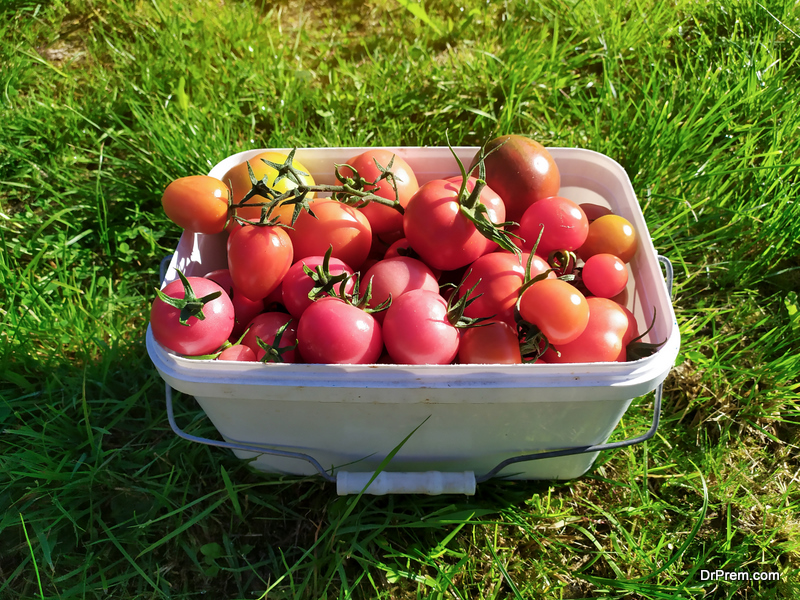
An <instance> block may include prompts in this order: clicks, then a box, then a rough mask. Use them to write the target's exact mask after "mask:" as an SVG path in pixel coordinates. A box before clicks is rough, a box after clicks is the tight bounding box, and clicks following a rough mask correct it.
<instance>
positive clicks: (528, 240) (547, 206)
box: [516, 196, 589, 258]
mask: <svg viewBox="0 0 800 600" xmlns="http://www.w3.org/2000/svg"><path fill="white" fill-rule="evenodd" d="M540 232H541V239H540V237H539V234H540ZM516 233H517V235H519V236H521V237H522V238H523V239H524V240H525V241H524V242H523V243H522V248H523V249H525V250H527V251H528V252H530V251H531V250H532V249H533V246H534V244H536V243H537V240H538V245H537V246H536V254H538V255H539V256H543V257H545V258H547V256H548V255H549V254H550V252H552V251H554V250H568V251H574V250H577V249H578V248H579V247H580V246H581V245H582V244H583V243H584V242H585V241H586V236H587V235H588V234H589V221H588V219H587V218H586V214H584V212H583V210H582V209H581V207H580V206H578V205H577V204H576V203H574V202H573V201H572V200H569V199H568V198H563V197H561V196H551V197H550V198H543V199H541V200H538V201H537V202H534V203H533V204H532V205H531V206H530V207H528V209H527V210H526V211H525V213H524V214H523V215H522V220H521V221H520V224H519V230H518V231H517V232H516Z"/></svg>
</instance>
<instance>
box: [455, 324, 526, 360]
mask: <svg viewBox="0 0 800 600" xmlns="http://www.w3.org/2000/svg"><path fill="white" fill-rule="evenodd" d="M458 362H460V363H461V364H487V365H501V364H502V365H515V364H520V363H521V362H522V356H521V355H520V351H519V340H518V339H517V333H516V331H515V329H514V328H513V327H512V326H511V325H509V324H508V323H504V322H503V321H489V322H488V323H486V324H481V326H479V327H470V328H469V329H466V330H464V331H463V332H462V333H461V342H460V343H459V345H458Z"/></svg>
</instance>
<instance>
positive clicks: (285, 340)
mask: <svg viewBox="0 0 800 600" xmlns="http://www.w3.org/2000/svg"><path fill="white" fill-rule="evenodd" d="M287 323H288V325H287V326H286V329H284V331H283V333H282V334H281V341H280V346H281V348H290V347H291V346H294V344H295V342H297V320H296V319H293V318H292V316H291V315H287V314H286V313H283V312H277V311H271V312H265V313H261V314H260V315H258V316H256V317H255V318H254V319H253V320H252V321H250V323H248V325H247V329H248V331H247V334H245V336H244V338H243V339H242V344H244V345H245V346H247V347H249V348H250V349H251V350H252V351H253V352H255V355H256V360H261V359H262V358H263V356H264V354H265V351H264V349H263V348H261V346H259V345H258V338H261V340H263V341H264V342H265V343H267V344H269V345H272V344H274V343H275V334H276V333H277V331H278V330H279V329H280V328H281V327H283V326H284V325H286V324H287ZM282 358H283V362H285V363H296V362H300V355H299V354H298V352H297V349H294V350H288V351H287V352H285V353H284V354H283V355H282Z"/></svg>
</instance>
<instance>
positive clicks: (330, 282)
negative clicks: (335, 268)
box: [303, 246, 350, 300]
mask: <svg viewBox="0 0 800 600" xmlns="http://www.w3.org/2000/svg"><path fill="white" fill-rule="evenodd" d="M332 253H333V246H329V247H328V250H327V251H326V252H325V256H324V257H323V259H322V264H321V265H317V267H316V268H315V269H313V270H312V269H311V268H309V267H308V266H306V265H305V264H304V265H303V271H304V272H305V274H306V275H308V276H309V277H310V278H311V281H313V282H314V287H312V288H311V290H310V291H309V292H308V298H309V300H316V299H317V298H321V297H323V296H329V295H331V293H332V292H333V288H334V287H335V286H336V284H337V283H341V284H343V283H344V282H345V281H347V279H348V278H349V276H350V275H349V274H348V273H347V272H346V271H342V272H341V273H338V274H336V275H334V274H333V273H331V269H330V264H331V254H332ZM342 287H344V286H343V285H342Z"/></svg>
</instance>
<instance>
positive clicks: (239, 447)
mask: <svg viewBox="0 0 800 600" xmlns="http://www.w3.org/2000/svg"><path fill="white" fill-rule="evenodd" d="M165 388H166V395H167V419H169V426H170V427H171V428H172V431H174V432H175V434H176V435H178V436H179V437H182V438H183V439H185V440H189V441H190V442H196V443H198V444H205V445H206V446H216V447H218V448H228V449H229V450H244V451H246V452H256V453H258V454H269V455H271V456H280V457H283V458H296V459H299V460H304V461H306V462H308V463H310V464H311V466H312V467H314V468H315V469H316V470H317V471H318V472H319V474H320V475H321V476H322V478H323V479H325V481H328V482H330V483H336V477H334V476H333V475H331V474H330V473H328V472H327V471H326V470H325V469H324V468H323V467H322V465H321V464H319V462H318V461H317V459H316V458H314V457H313V456H310V455H308V454H303V453H302V452H287V451H286V450H276V449H274V448H264V447H262V446H252V445H249V444H240V443H238V442H220V441H218V440H211V439H208V438H203V437H199V436H196V435H192V434H190V433H186V432H185V431H183V429H181V428H180V427H178V424H177V422H176V421H175V412H174V410H173V408H172V388H171V387H170V385H169V384H165Z"/></svg>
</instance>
